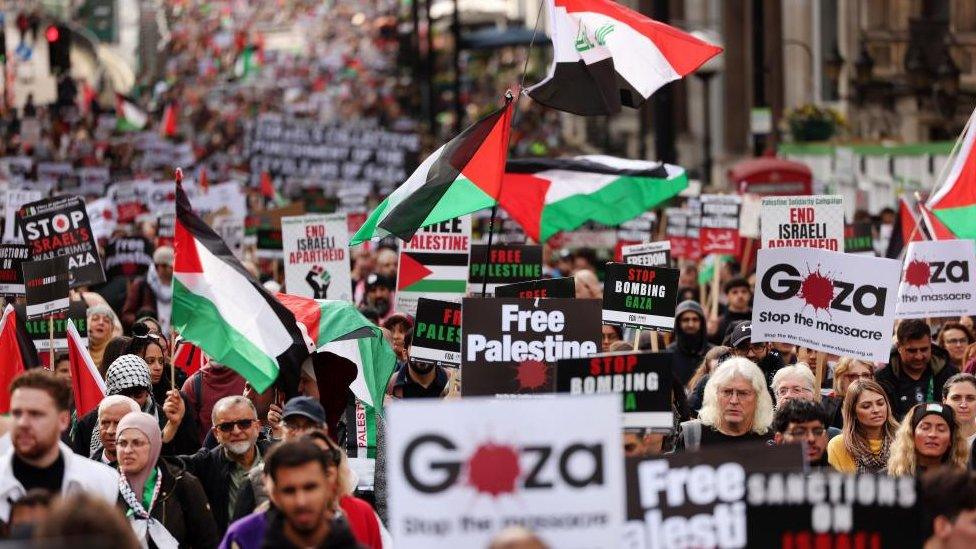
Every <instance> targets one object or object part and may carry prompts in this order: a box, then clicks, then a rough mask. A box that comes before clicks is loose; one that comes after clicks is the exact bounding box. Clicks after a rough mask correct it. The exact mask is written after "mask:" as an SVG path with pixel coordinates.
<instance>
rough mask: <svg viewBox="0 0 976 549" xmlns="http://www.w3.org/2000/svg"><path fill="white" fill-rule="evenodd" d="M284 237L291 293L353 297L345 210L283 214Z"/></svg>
mask: <svg viewBox="0 0 976 549" xmlns="http://www.w3.org/2000/svg"><path fill="white" fill-rule="evenodd" d="M281 240H282V248H283V252H282V253H283V254H284V257H285V289H286V290H288V293H290V294H292V295H298V296H302V297H310V298H312V299H338V300H344V301H352V279H351V276H350V274H349V227H348V225H347V223H346V214H329V215H323V214H311V215H298V216H288V217H282V218H281Z"/></svg>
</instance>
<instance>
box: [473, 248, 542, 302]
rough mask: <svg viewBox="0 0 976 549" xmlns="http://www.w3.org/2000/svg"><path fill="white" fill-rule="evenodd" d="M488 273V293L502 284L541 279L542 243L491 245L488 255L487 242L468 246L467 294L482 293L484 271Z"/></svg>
mask: <svg viewBox="0 0 976 549" xmlns="http://www.w3.org/2000/svg"><path fill="white" fill-rule="evenodd" d="M486 269H487V272H488V278H487V281H488V290H487V292H488V295H494V292H495V288H496V287H497V286H499V285H501V284H513V283H515V282H525V281H527V280H535V279H537V278H542V246H538V245H529V244H494V245H492V247H491V257H489V256H488V246H487V245H486V244H475V245H473V246H471V270H470V274H469V275H468V293H469V294H474V295H481V287H482V283H483V282H484V281H485V280H486V279H485V271H486Z"/></svg>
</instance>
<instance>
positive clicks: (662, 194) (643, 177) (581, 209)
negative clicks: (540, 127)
mask: <svg viewBox="0 0 976 549" xmlns="http://www.w3.org/2000/svg"><path fill="white" fill-rule="evenodd" d="M687 186H688V176H687V175H686V174H685V171H684V169H682V168H680V167H678V166H674V165H671V164H662V163H655V162H647V161H644V160H627V159H624V158H615V157H612V156H600V155H593V156H577V157H574V158H556V159H548V158H537V159H525V160H510V161H509V162H508V167H507V168H506V169H505V179H504V185H503V187H502V195H501V198H500V200H499V204H500V205H501V207H502V208H504V209H505V211H507V212H508V214H509V215H510V216H512V218H513V219H515V220H516V221H517V222H518V223H519V224H520V225H522V228H523V229H524V230H525V234H526V235H528V236H529V237H531V238H532V239H533V240H535V241H537V242H545V241H546V240H548V239H549V237H551V236H552V235H554V234H556V233H557V232H559V231H571V230H573V229H575V228H576V227H579V226H580V225H582V224H583V223H585V222H587V221H596V222H598V223H602V224H604V225H619V224H621V223H623V222H624V221H627V220H630V219H633V218H635V217H637V216H639V215H640V214H642V213H644V212H646V211H647V210H649V209H651V208H654V207H655V206H657V205H658V204H660V203H662V202H664V201H665V200H667V199H669V198H671V197H673V196H675V195H676V194H678V193H680V192H681V191H682V190H684V189H685V188H686V187H687Z"/></svg>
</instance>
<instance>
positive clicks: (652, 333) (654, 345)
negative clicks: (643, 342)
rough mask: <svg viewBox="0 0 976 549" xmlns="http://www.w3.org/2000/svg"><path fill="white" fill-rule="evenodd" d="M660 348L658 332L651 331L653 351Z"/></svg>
mask: <svg viewBox="0 0 976 549" xmlns="http://www.w3.org/2000/svg"><path fill="white" fill-rule="evenodd" d="M660 350H661V348H660V347H659V346H658V343H657V332H651V351H653V352H655V353H656V352H658V351H660Z"/></svg>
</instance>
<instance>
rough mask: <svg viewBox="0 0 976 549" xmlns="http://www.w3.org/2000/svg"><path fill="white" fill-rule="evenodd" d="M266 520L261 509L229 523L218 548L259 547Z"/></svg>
mask: <svg viewBox="0 0 976 549" xmlns="http://www.w3.org/2000/svg"><path fill="white" fill-rule="evenodd" d="M267 528H268V521H267V519H266V518H265V513H264V512H263V511H260V512H257V513H252V514H250V515H248V516H246V517H244V518H242V519H240V520H238V521H236V522H234V523H233V524H231V525H230V527H229V528H227V533H226V534H224V539H223V540H221V541H220V549H261V544H262V543H264V534H265V531H266V530H267Z"/></svg>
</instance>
